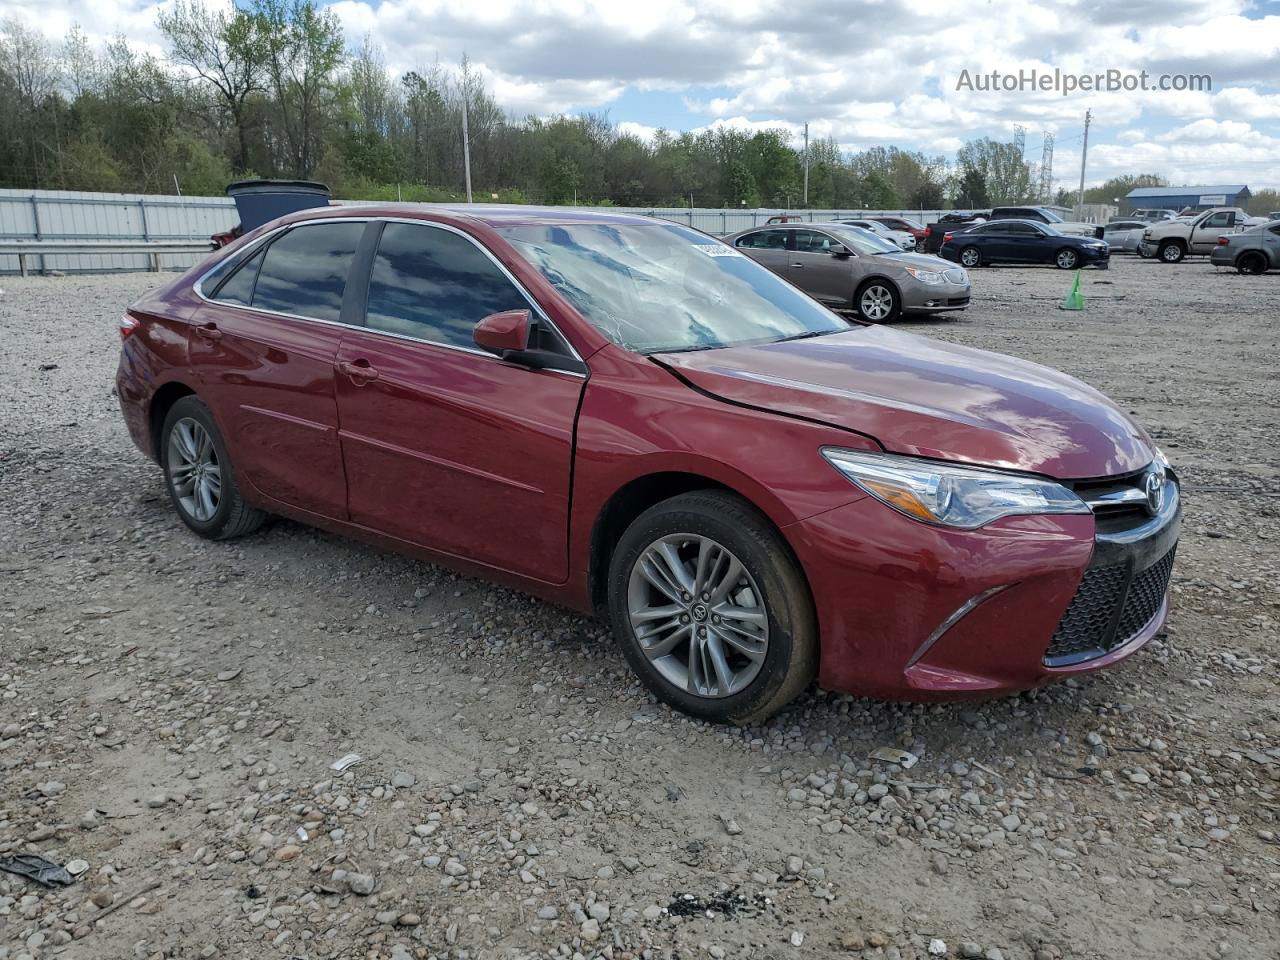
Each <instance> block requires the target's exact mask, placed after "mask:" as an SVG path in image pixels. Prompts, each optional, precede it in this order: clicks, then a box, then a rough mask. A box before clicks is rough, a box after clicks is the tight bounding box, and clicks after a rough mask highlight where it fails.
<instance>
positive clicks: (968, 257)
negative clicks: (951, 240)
mask: <svg viewBox="0 0 1280 960" xmlns="http://www.w3.org/2000/svg"><path fill="white" fill-rule="evenodd" d="M960 262H961V263H962V264H963V265H964V266H966V267H968V268H969V269H970V270H972V269H973V268H974V267H980V266H982V251H980V250H979V249H978V248H977V247H965V248H964V249H963V250H961V251H960Z"/></svg>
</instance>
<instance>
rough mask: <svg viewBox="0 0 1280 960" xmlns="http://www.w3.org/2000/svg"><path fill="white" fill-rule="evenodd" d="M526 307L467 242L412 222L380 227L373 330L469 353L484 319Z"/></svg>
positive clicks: (372, 282)
mask: <svg viewBox="0 0 1280 960" xmlns="http://www.w3.org/2000/svg"><path fill="white" fill-rule="evenodd" d="M527 309H529V302H528V300H526V299H525V297H524V295H523V294H521V292H520V291H519V290H518V289H516V286H515V284H513V283H512V282H511V281H510V280H509V279H507V276H506V274H504V273H503V272H502V271H501V270H500V269H499V268H498V266H497V264H495V263H494V262H493V261H492V260H491V259H489V257H488V256H487V255H485V253H484V252H483V251H481V250H480V248H479V247H477V246H476V245H475V244H474V243H472V242H471V241H470V240H468V239H466V238H465V237H460V236H458V235H457V234H456V233H452V232H451V231H448V230H442V229H440V228H438V227H431V226H427V225H425V224H416V223H388V224H387V225H386V226H385V227H384V228H383V230H382V238H381V240H380V241H379V243H378V253H377V256H375V257H374V260H373V270H372V272H371V273H370V275H369V305H368V310H367V312H366V320H365V323H366V324H367V326H369V327H370V328H371V329H373V330H385V331H387V332H389V333H399V334H403V335H405V336H408V337H414V338H415V339H418V340H430V341H432V342H435V343H444V344H449V345H451V346H457V347H471V348H474V347H475V339H474V333H475V327H476V324H477V323H479V322H480V321H481V320H482V319H483V318H485V317H487V316H488V315H489V314H491V313H501V312H502V311H504V310H527Z"/></svg>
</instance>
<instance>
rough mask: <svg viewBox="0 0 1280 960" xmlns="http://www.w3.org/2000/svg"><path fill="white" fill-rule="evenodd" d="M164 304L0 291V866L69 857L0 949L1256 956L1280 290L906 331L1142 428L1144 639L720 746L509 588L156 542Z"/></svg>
mask: <svg viewBox="0 0 1280 960" xmlns="http://www.w3.org/2000/svg"><path fill="white" fill-rule="evenodd" d="M155 281H156V278H155V277H154V276H148V275H145V274H141V275H117V276H106V277H47V278H42V277H35V278H30V279H27V280H19V279H16V278H5V279H4V280H3V281H2V282H0V286H3V287H4V288H5V292H4V294H3V296H2V297H0V333H2V334H3V338H4V343H5V350H4V355H5V357H6V359H7V363H6V364H5V368H6V370H5V372H6V376H5V377H3V378H0V856H4V855H6V854H10V853H16V852H19V851H26V850H30V851H38V852H40V853H41V854H44V855H45V856H47V857H49V858H51V859H53V860H55V861H57V862H59V863H67V862H69V861H73V860H79V861H82V862H81V863H77V864H74V867H75V868H76V869H78V870H79V869H81V868H83V873H81V874H80V876H79V878H78V880H77V882H76V883H75V884H74V885H73V886H70V887H66V888H63V889H59V890H57V891H56V892H49V891H45V890H43V889H41V888H38V887H36V886H34V885H33V884H30V883H29V882H27V881H25V880H22V879H19V878H17V877H12V876H9V875H7V874H0V958H8V960H14V958H27V957H46V956H55V955H56V956H63V957H92V958H114V957H138V958H148V957H155V958H161V957H228V958H231V957H235V958H240V957H252V958H258V957H264V958H273V957H274V958H281V960H285V958H308V960H310V958H328V957H365V958H392V960H408V958H425V957H438V958H444V957H450V958H477V960H478V958H488V957H493V958H526V957H527V958H532V957H545V958H560V957H563V958H571V957H579V956H581V957H592V956H605V957H611V958H628V957H652V958H693V957H702V956H710V957H715V958H721V957H731V958H778V960H783V958H790V957H807V956H814V957H828V956H850V957H868V958H870V957H884V958H925V957H929V956H933V955H945V956H949V957H957V956H958V957H985V958H988V960H999V958H1004V960H1015V958H1016V960H1056V958H1060V957H1067V958H1099V960H1102V958H1107V960H1112V958H1129V957H1134V958H1137V957H1143V958H1145V957H1177V958H1183V957H1186V958H1197V960H1199V958H1206V957H1231V958H1236V957H1242V958H1255V957H1257V958H1272V960H1274V958H1277V957H1280V919H1278V916H1280V914H1278V911H1280V843H1278V841H1280V836H1278V834H1280V822H1278V821H1280V806H1278V803H1280V801H1278V799H1277V798H1278V796H1280V699H1278V698H1277V696H1276V680H1277V669H1278V667H1280V664H1278V662H1277V649H1276V640H1277V632H1278V631H1277V623H1278V621H1280V590H1278V588H1277V583H1280V541H1278V535H1277V526H1276V521H1277V518H1280V499H1277V494H1276V479H1277V472H1278V471H1277V468H1278V466H1280V462H1278V461H1277V456H1276V450H1275V444H1276V439H1277V422H1278V421H1280V417H1278V416H1277V414H1278V413H1280V390H1278V389H1277V381H1276V374H1275V370H1276V367H1275V358H1276V356H1277V354H1278V353H1280V349H1278V348H1280V326H1278V325H1277V314H1278V313H1280V311H1277V302H1278V300H1280V277H1277V276H1265V277H1250V278H1246V277H1239V276H1236V275H1235V274H1229V273H1225V272H1217V271H1215V270H1214V269H1213V268H1212V267H1210V266H1208V265H1207V264H1206V263H1204V262H1203V261H1198V262H1191V263H1187V264H1183V265H1180V266H1176V267H1174V266H1163V265H1159V264H1153V263H1149V262H1141V261H1132V260H1122V261H1119V262H1117V263H1116V264H1115V266H1114V267H1113V269H1112V270H1110V271H1109V272H1106V273H1098V272H1094V273H1086V274H1085V277H1084V288H1085V294H1086V296H1088V297H1090V298H1091V300H1090V303H1089V306H1088V309H1087V310H1086V312H1084V313H1065V312H1061V311H1059V310H1058V307H1057V304H1058V300H1059V299H1060V298H1061V297H1062V296H1064V295H1065V294H1066V292H1067V289H1068V287H1069V284H1070V276H1069V275H1067V274H1063V273H1059V272H1057V271H1054V270H1051V269H1018V268H1007V269H987V270H981V271H977V272H976V276H975V284H974V286H975V293H976V296H975V300H974V304H973V306H972V308H971V309H970V310H969V311H968V312H967V313H965V314H964V315H963V316H961V317H959V318H956V319H953V320H948V321H945V322H938V321H917V322H904V323H902V324H900V326H901V327H903V328H910V329H916V330H918V331H919V332H921V333H923V334H926V335H928V336H935V337H939V338H942V339H946V340H953V341H957V342H963V343H968V344H976V345H979V346H983V347H989V348H992V349H996V350H1002V351H1007V352H1010V353H1014V354H1018V355H1021V356H1025V357H1029V358H1031V359H1034V360H1038V361H1043V362H1046V363H1049V364H1052V365H1054V366H1058V367H1061V368H1064V369H1066V370H1068V371H1070V372H1071V373H1073V374H1076V375H1078V376H1080V377H1083V378H1084V379H1086V380H1088V381H1090V382H1092V383H1094V384H1095V385H1097V386H1099V387H1100V388H1102V389H1103V390H1105V391H1107V392H1108V393H1109V394H1110V395H1111V396H1113V397H1115V398H1116V399H1117V400H1118V401H1119V402H1120V403H1121V404H1123V405H1124V406H1125V407H1126V408H1127V409H1130V410H1132V411H1133V412H1134V413H1135V414H1136V415H1137V416H1138V418H1139V419H1140V420H1141V421H1142V422H1143V423H1145V424H1146V425H1147V426H1148V427H1149V428H1150V429H1151V430H1152V432H1153V434H1154V435H1155V436H1156V437H1157V438H1158V440H1159V442H1161V443H1162V444H1163V445H1164V447H1165V449H1166V450H1167V452H1168V453H1169V455H1170V456H1171V458H1172V459H1173V460H1174V462H1175V464H1177V465H1178V466H1179V467H1180V472H1181V474H1182V476H1183V479H1184V481H1185V484H1186V486H1185V492H1186V497H1185V499H1186V510H1187V519H1186V524H1185V528H1184V529H1185V533H1184V539H1183V546H1182V549H1181V550H1180V551H1179V558H1178V567H1177V570H1176V571H1175V575H1174V588H1173V589H1174V612H1173V614H1172V617H1171V619H1170V622H1169V626H1168V631H1167V633H1166V634H1165V635H1163V636H1162V637H1160V638H1159V639H1157V640H1156V641H1154V642H1153V643H1152V644H1151V645H1150V646H1149V647H1148V648H1147V649H1146V650H1145V651H1143V652H1142V653H1140V654H1139V655H1137V656H1135V657H1134V658H1132V659H1131V660H1130V661H1129V662H1128V663H1127V664H1125V665H1123V666H1121V667H1120V668H1117V669H1114V670H1112V671H1110V672H1107V673H1104V674H1101V675H1097V676H1093V677H1089V678H1087V679H1083V680H1079V681H1074V682H1071V683H1066V684H1063V685H1060V686H1057V687H1054V688H1051V689H1048V690H1044V691H1041V692H1039V693H1033V694H1027V695H1024V696H1019V697H1012V698H1009V699H1004V700H998V701H993V702H987V703H980V704H959V705H948V706H918V705H895V704H885V703H879V702H874V701H868V700H860V699H855V698H851V697H847V696H841V695H836V694H832V693H828V692H825V691H817V690H814V691H811V692H810V693H809V694H807V695H806V696H805V697H803V698H802V699H801V700H800V701H799V702H798V703H796V704H795V705H794V706H793V707H792V708H790V709H789V710H787V711H786V712H785V713H783V714H782V715H781V716H779V717H777V718H775V719H774V720H773V721H772V722H770V723H769V724H767V725H765V726H762V727H758V728H753V729H744V730H739V729H734V728H724V727H713V726H709V725H707V724H703V723H698V722H694V721H691V720H688V719H686V718H684V717H682V716H680V715H675V714H672V713H671V712H670V711H669V710H667V709H666V708H665V707H662V706H659V705H657V704H655V703H654V702H653V701H652V700H651V698H650V697H648V696H647V695H646V693H645V692H644V691H643V690H642V689H641V688H640V686H639V685H638V684H637V683H636V682H635V681H634V680H633V679H632V678H631V676H630V675H629V673H628V671H627V668H626V666H625V664H624V662H623V659H622V657H621V656H620V654H619V652H618V650H617V649H616V648H615V647H614V645H613V644H612V643H610V642H609V641H608V639H607V637H606V634H605V632H604V631H603V629H602V628H601V626H600V625H599V624H597V623H595V622H593V621H591V620H588V619H585V618H582V617H579V616H576V615H573V614H569V613H565V612H563V611H561V610H558V609H556V608H553V607H550V606H548V605H545V604H543V603H540V602H537V601H534V600H531V599H529V598H527V597H524V596H521V595H518V594H515V593H512V592H509V591H506V590H502V589H498V588H495V587H492V586H489V585H488V584H486V583H483V582H477V581H474V580H468V579H465V578H460V577H457V576H455V575H454V574H451V573H449V572H447V571H444V570H441V569H438V568H435V567H431V566H427V565H424V564H420V563H415V562H412V561H409V560H406V559H403V558H400V557H396V556H392V555H388V554H384V553H380V552H378V551H376V550H374V549H371V548H368V547H365V546H362V545H359V544H355V543H352V542H348V541H345V540H342V539H339V538H336V537H332V536H329V535H326V534H322V533H318V532H316V531H313V530H309V529H306V528H304V527H301V526H298V525H295V524H293V523H288V522H277V523H275V524H273V525H272V526H270V527H268V528H267V529H266V530H264V531H263V532H260V533H258V534H256V535H254V536H252V537H250V538H248V539H246V540H242V541H238V542H234V543H229V544H213V543H207V542H204V541H201V540H199V539H197V538H195V537H194V536H193V535H191V534H190V533H188V532H187V531H186V529H185V528H184V527H183V526H182V525H181V524H180V523H179V522H178V521H177V519H176V518H175V516H174V515H173V513H172V512H171V510H170V507H169V505H168V502H167V500H166V497H165V495H164V492H163V489H162V486H161V479H160V475H159V473H158V471H157V470H156V468H155V467H154V466H153V465H151V464H150V463H148V462H147V461H146V460H145V459H144V458H143V457H142V456H141V455H140V454H139V453H138V452H137V451H136V450H135V449H134V448H133V447H132V445H131V444H130V442H129V440H128V439H127V437H126V435H125V431H124V427H123V425H122V423H121V420H120V417H119V414H118V411H117V409H116V404H115V400H114V398H113V397H112V377H113V375H114V369H115V364H116V352H117V351H116V334H115V330H114V323H115V320H116V317H117V316H118V315H119V313H120V310H121V308H122V307H123V306H125V305H126V304H128V303H129V302H130V301H131V300H133V299H134V297H136V296H137V295H138V294H139V293H141V292H142V291H143V290H145V289H146V288H147V287H148V286H150V285H151V284H153V283H154V282H155ZM1107 298H1112V299H1107ZM879 746H896V747H902V748H906V749H908V750H911V751H913V752H915V753H917V754H919V755H920V757H921V759H920V762H919V763H918V764H917V765H916V766H914V767H912V768H911V769H910V770H903V769H900V768H898V767H895V766H893V765H888V764H882V763H877V762H874V761H871V760H869V759H868V754H869V753H870V751H871V750H873V749H874V748H876V747H879ZM347 753H358V754H360V755H361V756H362V757H364V758H365V759H364V760H363V762H361V763H358V764H357V765H355V766H353V767H351V768H349V769H347V770H346V771H345V772H336V771H334V770H332V769H331V768H330V764H332V763H333V762H334V761H335V760H336V759H337V758H339V757H342V756H343V755H344V754H347ZM117 906H118V907H120V909H118V910H114V911H112V908H113V907H117ZM107 911H112V912H111V913H110V914H109V915H104V914H106V913H107Z"/></svg>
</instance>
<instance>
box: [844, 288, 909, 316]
mask: <svg viewBox="0 0 1280 960" xmlns="http://www.w3.org/2000/svg"><path fill="white" fill-rule="evenodd" d="M853 309H854V311H855V312H856V313H857V314H858V318H859V319H860V320H862V322H863V323H889V322H890V321H893V320H896V319H898V315H899V314H900V313H902V297H901V296H899V294H898V288H897V287H895V286H894V285H893V284H892V283H890V282H889V281H887V280H879V279H876V280H868V281H867V282H866V283H864V284H863V285H862V286H860V287H859V288H858V292H857V293H855V294H854V295H853Z"/></svg>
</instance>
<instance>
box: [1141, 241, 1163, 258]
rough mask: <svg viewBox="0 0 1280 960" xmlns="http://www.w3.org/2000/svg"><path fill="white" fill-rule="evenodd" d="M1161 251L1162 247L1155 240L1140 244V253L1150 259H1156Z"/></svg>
mask: <svg viewBox="0 0 1280 960" xmlns="http://www.w3.org/2000/svg"><path fill="white" fill-rule="evenodd" d="M1159 250H1160V247H1159V246H1158V245H1157V244H1156V243H1155V241H1154V240H1143V241H1142V242H1141V243H1139V244H1138V251H1139V252H1140V253H1144V254H1146V255H1147V256H1148V257H1154V256H1155V255H1156V254H1157V253H1158V252H1159Z"/></svg>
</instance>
